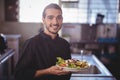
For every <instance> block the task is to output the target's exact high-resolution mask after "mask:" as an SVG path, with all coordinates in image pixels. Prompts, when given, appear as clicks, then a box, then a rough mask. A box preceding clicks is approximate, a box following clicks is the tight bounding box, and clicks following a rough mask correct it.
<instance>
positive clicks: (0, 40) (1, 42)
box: [0, 34, 7, 54]
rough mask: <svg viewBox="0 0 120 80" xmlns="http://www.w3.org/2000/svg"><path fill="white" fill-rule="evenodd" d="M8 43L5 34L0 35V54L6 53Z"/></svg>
mask: <svg viewBox="0 0 120 80" xmlns="http://www.w3.org/2000/svg"><path fill="white" fill-rule="evenodd" d="M6 44H7V41H6V37H5V35H4V34H0V54H3V53H4V50H5V49H6V48H7V45H6Z"/></svg>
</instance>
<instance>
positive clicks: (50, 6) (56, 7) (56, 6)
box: [42, 3, 62, 18]
mask: <svg viewBox="0 0 120 80" xmlns="http://www.w3.org/2000/svg"><path fill="white" fill-rule="evenodd" d="M50 8H54V9H58V10H60V11H61V12H62V9H61V7H60V6H59V5H58V4H55V3H51V4H49V5H47V6H46V7H45V8H44V10H43V13H42V17H43V18H45V16H46V13H45V12H46V10H47V9H50Z"/></svg>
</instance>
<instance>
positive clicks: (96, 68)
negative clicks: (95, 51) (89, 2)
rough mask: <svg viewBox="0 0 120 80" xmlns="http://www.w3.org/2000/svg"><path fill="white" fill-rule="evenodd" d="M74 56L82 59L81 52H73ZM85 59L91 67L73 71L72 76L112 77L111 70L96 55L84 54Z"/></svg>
mask: <svg viewBox="0 0 120 80" xmlns="http://www.w3.org/2000/svg"><path fill="white" fill-rule="evenodd" d="M72 58H76V59H79V60H81V55H80V54H72ZM83 60H86V61H87V62H88V63H89V64H90V67H89V68H87V69H84V70H81V71H80V72H77V73H73V74H72V76H74V77H76V76H82V77H83V76H96V77H99V76H105V77H112V74H111V73H110V71H109V70H108V69H107V68H106V67H105V66H104V65H103V64H102V63H101V62H100V61H99V60H98V59H97V57H96V56H95V55H84V56H83Z"/></svg>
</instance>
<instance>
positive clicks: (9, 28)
mask: <svg viewBox="0 0 120 80" xmlns="http://www.w3.org/2000/svg"><path fill="white" fill-rule="evenodd" d="M41 26H42V23H19V22H13V21H12V22H6V21H5V20H4V0H0V33H4V34H21V38H20V41H21V42H24V41H25V40H26V39H28V38H30V37H32V36H34V35H36V34H37V33H38V31H39V29H40V28H41Z"/></svg>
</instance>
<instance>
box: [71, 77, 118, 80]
mask: <svg viewBox="0 0 120 80" xmlns="http://www.w3.org/2000/svg"><path fill="white" fill-rule="evenodd" d="M70 80H116V79H115V78H114V77H71V79H70Z"/></svg>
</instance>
